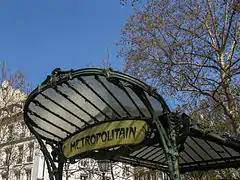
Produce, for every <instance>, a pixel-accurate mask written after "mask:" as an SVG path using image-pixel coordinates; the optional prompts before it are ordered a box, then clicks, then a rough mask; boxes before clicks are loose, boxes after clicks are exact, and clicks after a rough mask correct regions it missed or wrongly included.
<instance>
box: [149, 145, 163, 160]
mask: <svg viewBox="0 0 240 180" xmlns="http://www.w3.org/2000/svg"><path fill="white" fill-rule="evenodd" d="M162 155H165V154H164V152H163V149H160V148H159V150H158V151H157V153H155V154H153V155H152V156H151V157H149V158H148V160H155V159H156V158H157V157H158V156H162Z"/></svg>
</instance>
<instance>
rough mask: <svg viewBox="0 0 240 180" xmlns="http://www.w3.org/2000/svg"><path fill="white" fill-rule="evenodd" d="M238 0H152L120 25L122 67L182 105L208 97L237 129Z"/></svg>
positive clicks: (196, 105) (238, 83)
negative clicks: (123, 65) (124, 23)
mask: <svg viewBox="0 0 240 180" xmlns="http://www.w3.org/2000/svg"><path fill="white" fill-rule="evenodd" d="M239 12H240V2H239V1H237V0H214V1H213V0H192V1H186V0H183V1H165V0H161V1H158V0H151V1H148V4H147V5H146V6H145V7H144V8H143V9H140V10H136V12H135V14H133V15H132V16H131V17H130V18H129V19H128V21H127V23H126V25H125V27H124V28H123V29H122V31H121V34H122V36H121V41H120V42H119V44H118V45H119V46H120V47H121V50H120V52H119V55H120V56H121V57H123V58H124V60H125V63H126V68H125V71H126V72H128V73H130V74H132V75H135V76H137V77H141V78H142V79H143V80H144V81H147V82H149V83H152V85H153V86H156V87H160V88H159V91H160V92H161V93H162V94H165V95H167V96H170V97H172V98H177V99H178V100H180V101H179V103H180V102H182V105H183V104H184V103H185V104H191V105H195V107H198V106H199V105H200V103H201V101H202V100H205V101H207V100H208V99H211V100H212V101H213V102H214V103H212V104H214V105H215V106H219V108H221V109H222V112H223V116H224V119H225V120H226V122H227V121H228V122H229V124H231V131H232V132H233V133H234V135H239V131H240V129H239V115H240V113H239V111H238V110H237V105H238V104H239V93H238V90H239V85H240V78H239V76H240V58H239V57H240V45H239V40H240V37H239V36H240V13H239Z"/></svg>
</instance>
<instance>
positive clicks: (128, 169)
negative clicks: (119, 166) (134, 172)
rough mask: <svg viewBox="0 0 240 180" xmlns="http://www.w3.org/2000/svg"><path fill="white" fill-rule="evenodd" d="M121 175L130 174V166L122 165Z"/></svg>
mask: <svg viewBox="0 0 240 180" xmlns="http://www.w3.org/2000/svg"><path fill="white" fill-rule="evenodd" d="M123 176H130V167H129V166H126V165H125V166H124V167H123Z"/></svg>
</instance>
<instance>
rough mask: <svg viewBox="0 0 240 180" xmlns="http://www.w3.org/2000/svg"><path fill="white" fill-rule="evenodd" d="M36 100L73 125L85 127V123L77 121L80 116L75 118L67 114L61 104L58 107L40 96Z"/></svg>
mask: <svg viewBox="0 0 240 180" xmlns="http://www.w3.org/2000/svg"><path fill="white" fill-rule="evenodd" d="M36 99H37V100H39V101H40V102H41V104H42V105H44V106H45V107H48V108H49V109H50V108H51V110H52V111H54V112H55V113H57V114H59V115H60V116H61V117H63V118H64V119H67V120H68V121H70V122H71V123H73V124H76V125H77V126H79V127H81V126H83V125H84V123H83V122H82V121H81V120H80V119H77V117H78V116H77V117H75V116H74V115H72V114H70V113H69V112H67V111H66V110H64V109H63V108H61V107H60V106H62V105H61V104H60V106H58V105H57V104H55V103H54V102H52V101H50V100H48V99H46V98H44V97H43V96H42V95H38V97H37V98H36ZM63 107H64V106H63ZM64 108H66V107H64ZM66 109H67V108H66ZM67 110H68V109H67ZM70 112H71V111H70ZM73 113H74V114H75V112H73Z"/></svg>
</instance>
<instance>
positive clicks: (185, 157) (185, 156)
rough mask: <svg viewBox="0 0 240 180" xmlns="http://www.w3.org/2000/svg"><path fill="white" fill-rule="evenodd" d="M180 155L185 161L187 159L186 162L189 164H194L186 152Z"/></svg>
mask: <svg viewBox="0 0 240 180" xmlns="http://www.w3.org/2000/svg"><path fill="white" fill-rule="evenodd" d="M180 155H181V156H182V158H183V159H185V161H187V163H190V162H193V160H192V159H191V158H190V157H189V156H188V155H187V154H186V153H185V151H183V152H181V153H180Z"/></svg>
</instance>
